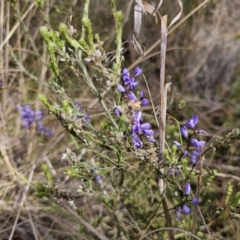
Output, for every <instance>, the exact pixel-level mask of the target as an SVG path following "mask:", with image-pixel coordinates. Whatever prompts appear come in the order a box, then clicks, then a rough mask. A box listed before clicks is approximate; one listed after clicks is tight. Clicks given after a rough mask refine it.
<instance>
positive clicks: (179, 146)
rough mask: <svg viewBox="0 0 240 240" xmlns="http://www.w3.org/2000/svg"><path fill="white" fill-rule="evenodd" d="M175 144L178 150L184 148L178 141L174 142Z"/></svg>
mask: <svg viewBox="0 0 240 240" xmlns="http://www.w3.org/2000/svg"><path fill="white" fill-rule="evenodd" d="M173 144H174V145H176V146H177V147H178V148H182V145H181V144H180V143H179V142H177V141H173Z"/></svg>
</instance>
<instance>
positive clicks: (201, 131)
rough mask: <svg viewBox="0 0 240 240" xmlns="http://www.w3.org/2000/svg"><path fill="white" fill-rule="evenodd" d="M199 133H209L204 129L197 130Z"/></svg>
mask: <svg viewBox="0 0 240 240" xmlns="http://www.w3.org/2000/svg"><path fill="white" fill-rule="evenodd" d="M196 133H197V134H202V133H203V134H208V132H206V131H204V130H197V132H196Z"/></svg>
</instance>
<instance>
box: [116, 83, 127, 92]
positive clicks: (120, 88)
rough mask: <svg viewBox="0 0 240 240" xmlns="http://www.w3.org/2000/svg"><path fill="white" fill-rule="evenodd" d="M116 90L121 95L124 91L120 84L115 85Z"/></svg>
mask: <svg viewBox="0 0 240 240" xmlns="http://www.w3.org/2000/svg"><path fill="white" fill-rule="evenodd" d="M117 90H118V91H119V92H122V93H123V92H125V91H126V90H125V88H124V87H123V86H122V85H120V84H118V85H117Z"/></svg>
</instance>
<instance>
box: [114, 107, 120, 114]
mask: <svg viewBox="0 0 240 240" xmlns="http://www.w3.org/2000/svg"><path fill="white" fill-rule="evenodd" d="M114 113H115V114H116V115H117V116H120V115H121V112H120V110H119V109H118V108H115V109H114Z"/></svg>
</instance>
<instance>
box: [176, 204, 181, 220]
mask: <svg viewBox="0 0 240 240" xmlns="http://www.w3.org/2000/svg"><path fill="white" fill-rule="evenodd" d="M181 211H182V209H181V207H180V206H178V207H177V209H176V215H177V218H179V219H180V218H181Z"/></svg>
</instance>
